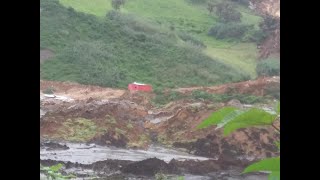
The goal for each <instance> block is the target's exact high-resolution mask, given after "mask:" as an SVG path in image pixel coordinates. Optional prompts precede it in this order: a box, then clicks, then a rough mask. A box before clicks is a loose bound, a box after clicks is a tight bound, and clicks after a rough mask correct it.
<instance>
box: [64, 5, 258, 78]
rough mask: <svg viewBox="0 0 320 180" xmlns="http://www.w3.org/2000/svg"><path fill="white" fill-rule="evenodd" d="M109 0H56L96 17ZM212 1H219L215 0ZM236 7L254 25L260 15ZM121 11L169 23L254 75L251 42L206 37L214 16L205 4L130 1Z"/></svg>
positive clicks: (212, 54) (107, 7) (209, 52)
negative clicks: (239, 48) (235, 41)
mask: <svg viewBox="0 0 320 180" xmlns="http://www.w3.org/2000/svg"><path fill="white" fill-rule="evenodd" d="M110 1H111V0H91V1H87V0H60V2H61V3H62V4H63V5H65V6H72V7H73V8H75V9H76V10H78V11H81V12H86V13H89V14H93V15H96V16H98V17H103V16H105V14H106V12H107V11H109V10H111V9H112V7H111V3H110ZM216 2H220V1H219V0H217V1H216ZM237 9H238V10H239V11H240V12H241V14H242V22H243V23H245V24H253V25H255V27H256V28H258V23H259V22H260V21H261V17H259V16H257V15H255V14H253V13H252V12H251V11H250V10H249V9H248V8H245V7H244V6H241V5H238V6H237ZM122 12H125V13H133V14H135V15H138V16H140V17H144V18H148V19H149V20H152V21H153V22H157V23H158V24H159V25H160V26H165V27H169V26H171V25H173V26H174V27H175V29H176V30H177V31H183V32H188V33H190V34H192V35H193V36H195V37H197V38H198V39H200V40H202V41H203V42H204V43H205V44H206V45H207V46H208V49H206V50H205V53H206V54H207V55H208V56H210V57H212V58H216V59H219V60H220V62H223V63H225V64H227V65H231V66H233V67H236V68H237V69H239V70H241V71H243V72H245V73H248V74H249V75H250V76H251V78H255V77H256V73H255V67H256V64H255V58H256V56H257V50H256V48H255V44H254V43H234V42H227V41H223V40H216V39H215V38H213V37H209V36H207V32H208V30H209V28H210V27H211V26H212V25H214V24H215V23H217V18H216V17H215V16H213V15H209V13H208V11H207V10H206V6H205V4H198V5H195V4H192V3H188V1H186V0H175V1H172V0H152V1H150V0H130V1H127V3H126V4H125V6H124V8H123V9H122ZM234 45H237V46H234ZM236 47H242V49H241V50H238V49H237V48H236ZM248 47H249V48H248Z"/></svg>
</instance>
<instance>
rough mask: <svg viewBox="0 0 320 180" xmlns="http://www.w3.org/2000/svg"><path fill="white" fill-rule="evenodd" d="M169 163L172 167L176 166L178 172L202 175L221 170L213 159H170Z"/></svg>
mask: <svg viewBox="0 0 320 180" xmlns="http://www.w3.org/2000/svg"><path fill="white" fill-rule="evenodd" d="M169 164H170V165H172V167H177V168H178V169H179V171H180V172H183V173H191V174H195V175H203V174H207V173H210V172H215V171H219V170H221V166H220V165H219V162H218V161H215V160H207V161H193V160H186V161H177V160H174V159H173V160H171V161H170V163H169Z"/></svg>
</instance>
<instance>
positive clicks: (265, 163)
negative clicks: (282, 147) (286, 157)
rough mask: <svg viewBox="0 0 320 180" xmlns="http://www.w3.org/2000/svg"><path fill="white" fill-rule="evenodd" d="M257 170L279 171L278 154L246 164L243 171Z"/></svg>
mask: <svg viewBox="0 0 320 180" xmlns="http://www.w3.org/2000/svg"><path fill="white" fill-rule="evenodd" d="M257 171H270V172H276V171H279V172H280V156H279V157H275V158H267V159H263V160H261V161H259V162H256V163H254V164H251V165H250V166H248V167H247V168H246V169H245V170H244V171H243V173H249V172H257Z"/></svg>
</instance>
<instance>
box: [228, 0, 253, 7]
mask: <svg viewBox="0 0 320 180" xmlns="http://www.w3.org/2000/svg"><path fill="white" fill-rule="evenodd" d="M231 1H233V2H237V3H239V4H241V5H244V6H249V2H250V0H231Z"/></svg>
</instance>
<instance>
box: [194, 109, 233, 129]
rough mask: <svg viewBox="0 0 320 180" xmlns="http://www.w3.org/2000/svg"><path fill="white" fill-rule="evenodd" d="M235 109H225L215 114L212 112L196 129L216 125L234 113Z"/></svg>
mask: <svg viewBox="0 0 320 180" xmlns="http://www.w3.org/2000/svg"><path fill="white" fill-rule="evenodd" d="M236 110H237V109H236V108H235V107H225V108H222V109H220V110H218V111H216V112H213V113H212V114H211V115H210V116H209V117H208V118H207V119H205V120H204V121H202V122H201V123H200V124H199V125H198V126H197V128H199V129H202V128H206V127H208V126H211V125H216V124H218V123H220V122H221V121H223V120H224V118H225V117H226V116H227V115H228V114H230V113H231V112H234V111H236Z"/></svg>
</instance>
